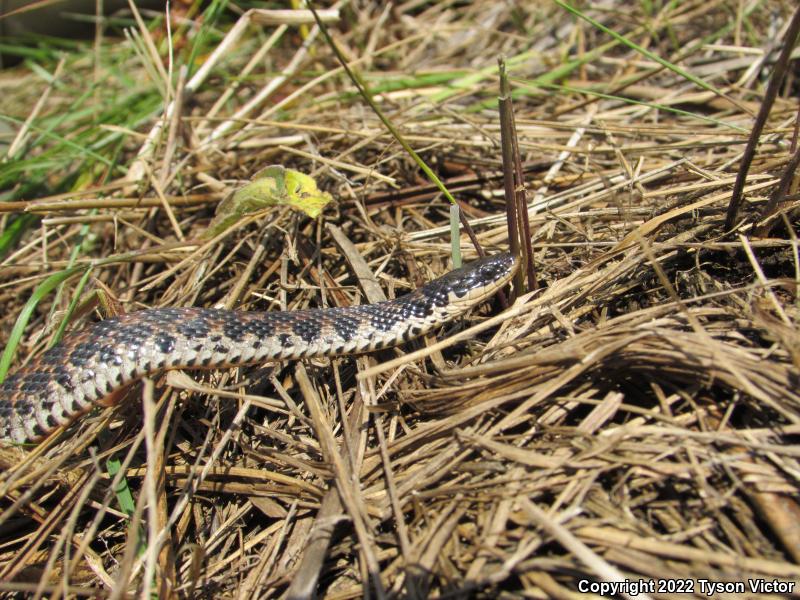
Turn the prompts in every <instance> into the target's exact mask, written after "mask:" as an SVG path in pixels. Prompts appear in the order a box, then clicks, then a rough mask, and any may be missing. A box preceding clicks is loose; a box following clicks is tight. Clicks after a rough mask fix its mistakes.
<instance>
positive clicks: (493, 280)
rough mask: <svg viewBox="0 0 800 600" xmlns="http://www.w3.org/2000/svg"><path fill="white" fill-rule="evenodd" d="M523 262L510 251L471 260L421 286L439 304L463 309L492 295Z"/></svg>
mask: <svg viewBox="0 0 800 600" xmlns="http://www.w3.org/2000/svg"><path fill="white" fill-rule="evenodd" d="M518 266H519V261H518V260H517V259H516V257H514V256H512V255H511V254H510V253H508V252H504V253H502V254H495V255H493V256H487V257H484V258H481V259H479V260H476V261H475V262H471V263H469V264H467V265H464V266H463V267H461V268H459V269H455V270H453V271H450V272H449V273H448V274H447V275H445V276H443V277H440V278H439V279H437V280H435V281H432V282H430V283H429V284H427V285H424V286H423V287H422V288H420V290H419V291H420V292H421V293H422V294H424V295H425V296H427V297H428V298H430V299H431V300H432V301H433V303H434V304H435V305H437V306H448V305H450V306H453V307H454V308H458V310H459V311H463V310H464V309H465V308H466V307H469V306H472V305H474V304H478V303H480V302H482V301H483V300H485V299H486V298H489V297H490V296H492V295H493V294H495V293H496V292H497V290H499V289H500V288H501V287H503V286H504V285H505V284H506V283H508V282H509V281H510V280H511V278H512V277H513V276H514V273H516V271H517V268H518Z"/></svg>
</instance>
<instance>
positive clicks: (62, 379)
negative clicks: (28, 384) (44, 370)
mask: <svg viewBox="0 0 800 600" xmlns="http://www.w3.org/2000/svg"><path fill="white" fill-rule="evenodd" d="M53 378H54V379H55V381H56V383H57V384H58V385H60V386H61V387H62V388H64V389H65V390H66V391H67V392H71V391H72V390H74V389H75V387H74V386H73V385H72V377H70V374H69V372H68V371H67V370H66V369H65V368H64V367H63V366H61V365H56V366H55V367H54V368H53Z"/></svg>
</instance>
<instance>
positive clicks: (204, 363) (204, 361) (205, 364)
mask: <svg viewBox="0 0 800 600" xmlns="http://www.w3.org/2000/svg"><path fill="white" fill-rule="evenodd" d="M210 362H211V357H210V356H207V357H206V358H204V359H203V360H202V361H201V362H200V364H201V365H203V366H204V367H207V366H208V365H209V363H210Z"/></svg>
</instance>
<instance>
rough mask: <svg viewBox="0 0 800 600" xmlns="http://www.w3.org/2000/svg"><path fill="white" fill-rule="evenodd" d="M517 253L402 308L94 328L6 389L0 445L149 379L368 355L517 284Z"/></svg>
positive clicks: (154, 318)
mask: <svg viewBox="0 0 800 600" xmlns="http://www.w3.org/2000/svg"><path fill="white" fill-rule="evenodd" d="M517 267H518V260H517V259H516V258H515V257H514V256H513V255H512V254H510V253H501V254H495V255H492V256H488V257H484V258H481V259H479V260H477V261H475V262H472V263H470V264H467V265H465V266H463V267H460V268H457V269H454V270H452V271H450V272H448V273H446V274H445V275H443V276H442V277H439V278H438V279H434V280H433V281H430V282H428V283H426V284H424V285H422V286H421V287H419V288H418V289H416V290H414V291H412V292H410V293H408V294H406V295H403V296H399V297H397V298H395V299H393V300H387V301H384V302H375V303H372V304H361V305H355V306H346V307H327V308H310V309H302V310H290V311H273V312H264V311H261V312H259V311H238V310H224V309H217V308H191V307H185V308H184V307H171V308H170V307H167V308H152V309H146V310H140V311H135V312H131V313H127V314H123V315H120V316H116V317H111V318H108V319H104V320H101V321H98V322H95V323H92V324H90V325H88V326H86V327H84V328H81V329H78V330H77V331H75V332H73V333H70V334H68V335H67V336H65V337H64V339H63V340H62V341H61V342H60V343H58V344H56V345H54V346H52V347H51V348H50V349H48V350H46V351H45V352H43V353H42V354H40V355H38V356H36V357H35V358H33V359H32V360H30V361H29V362H28V363H27V364H25V365H24V366H22V367H20V368H19V369H17V370H16V371H14V372H12V373H11V374H9V375H8V377H7V378H6V379H5V380H4V381H3V382H2V383H0V440H2V441H5V442H11V443H16V444H23V443H32V442H39V441H41V440H42V439H44V438H45V437H47V436H49V435H50V434H51V433H52V432H53V431H55V430H56V429H58V428H59V427H62V426H66V425H69V424H70V423H71V422H73V421H75V420H76V419H77V418H78V417H80V416H81V415H83V414H85V413H86V412H88V411H90V410H91V409H92V408H93V407H94V406H110V405H113V404H115V403H116V402H118V401H119V400H120V399H121V398H122V397H124V396H125V394H124V392H125V391H126V389H127V388H128V386H129V385H131V384H132V383H133V382H135V381H137V380H139V379H141V378H142V377H150V376H155V375H157V374H158V373H160V372H162V371H165V370H169V369H198V368H200V369H217V368H219V369H221V368H230V367H238V366H246V365H255V364H264V363H267V362H270V361H281V360H294V359H302V358H312V357H335V356H342V355H348V354H362V353H367V352H372V351H376V350H380V349H384V348H390V347H393V346H396V345H399V344H401V343H403V342H405V341H409V340H411V339H414V338H417V337H420V336H422V335H425V334H426V333H428V332H430V331H431V330H433V329H435V328H438V327H440V326H442V325H444V324H445V323H448V322H450V321H452V320H453V319H456V318H457V317H459V316H460V315H462V314H464V313H465V312H466V311H468V310H469V309H470V308H472V307H474V306H477V305H478V304H480V303H482V302H484V301H485V300H487V299H489V298H490V297H492V296H493V295H494V294H495V293H496V292H497V291H498V290H500V289H501V288H502V287H503V286H505V285H506V284H507V283H508V282H509V281H510V280H511V279H512V277H513V276H514V273H515V272H516V270H517Z"/></svg>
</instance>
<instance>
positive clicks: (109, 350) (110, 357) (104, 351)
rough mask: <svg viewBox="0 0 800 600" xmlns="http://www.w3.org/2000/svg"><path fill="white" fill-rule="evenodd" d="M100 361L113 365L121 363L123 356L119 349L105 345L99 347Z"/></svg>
mask: <svg viewBox="0 0 800 600" xmlns="http://www.w3.org/2000/svg"><path fill="white" fill-rule="evenodd" d="M98 354H99V356H100V361H101V362H104V363H108V364H112V365H117V366H119V365H121V364H122V357H121V356H120V355H119V354H118V353H117V349H116V348H115V347H114V346H111V345H108V344H106V345H103V346H100V348H99V349H98Z"/></svg>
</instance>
